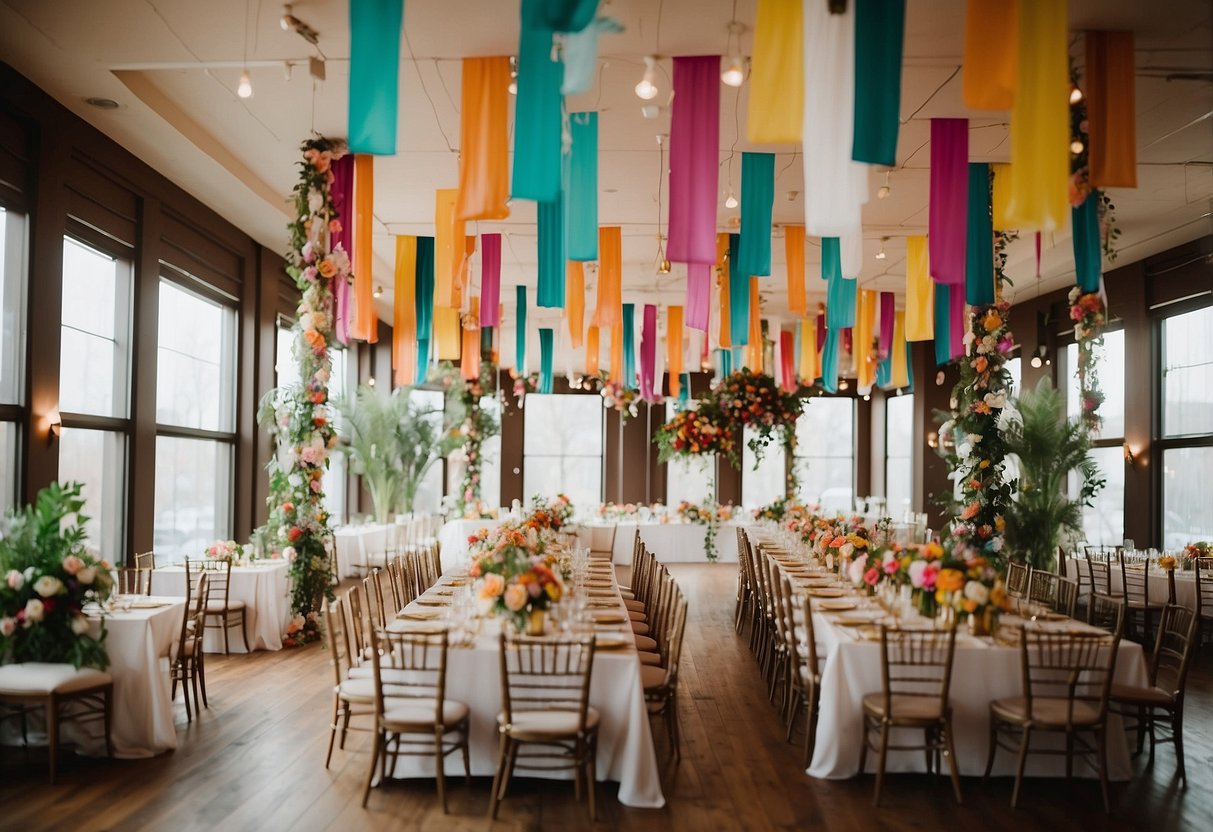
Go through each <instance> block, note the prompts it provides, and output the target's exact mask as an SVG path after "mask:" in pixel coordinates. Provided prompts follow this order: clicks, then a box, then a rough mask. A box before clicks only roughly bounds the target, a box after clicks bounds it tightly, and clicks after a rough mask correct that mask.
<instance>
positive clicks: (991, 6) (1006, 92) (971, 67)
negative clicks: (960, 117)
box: [962, 0, 1019, 110]
mask: <svg viewBox="0 0 1213 832" xmlns="http://www.w3.org/2000/svg"><path fill="white" fill-rule="evenodd" d="M1017 2H1018V0H969V2H968V6H967V7H966V10H965V51H964V75H963V76H962V81H963V90H964V100H965V104H968V105H969V106H970V107H972V108H973V109H974V110H1009V109H1011V106H1012V104H1013V103H1014V101H1015V83H1016V68H1017V66H1018V64H1019V36H1018V32H1019V16H1018V14H1017V11H1018V10H1017V8H1016V4H1017Z"/></svg>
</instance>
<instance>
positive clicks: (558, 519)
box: [522, 494, 574, 533]
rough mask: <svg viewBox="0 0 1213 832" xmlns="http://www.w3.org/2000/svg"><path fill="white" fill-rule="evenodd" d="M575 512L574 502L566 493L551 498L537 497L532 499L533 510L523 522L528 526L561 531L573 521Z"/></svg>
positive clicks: (540, 529) (541, 529)
mask: <svg viewBox="0 0 1213 832" xmlns="http://www.w3.org/2000/svg"><path fill="white" fill-rule="evenodd" d="M573 514H574V510H573V504H572V503H571V502H570V501H569V498H568V497H567V496H565V495H564V494H557V495H556V496H555V497H554V498H553V499H551V500H545V499H543V498H542V497H535V498H534V499H533V500H532V501H531V511H530V513H529V514H528V515H527V516H526V517H525V518H524V519H523V521H522V523H523V525H524V526H526V527H527V528H531V529H536V530H539V531H543V530H545V529H546V530H550V531H552V532H556V533H559V532H560V531H561V530H563V529H564V527H565V526H567V525H568V524H569V523H571V522H572V520H573Z"/></svg>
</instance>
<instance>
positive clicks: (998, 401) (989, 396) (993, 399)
mask: <svg viewBox="0 0 1213 832" xmlns="http://www.w3.org/2000/svg"><path fill="white" fill-rule="evenodd" d="M982 401H984V402H985V403H986V404H988V405H989V406H990V407H993V408H1000V407H1006V405H1007V391H1006V390H999V391H998V392H997V393H986V394H985V395H984V396H983V397H982Z"/></svg>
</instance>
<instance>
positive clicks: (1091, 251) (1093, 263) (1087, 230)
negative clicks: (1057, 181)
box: [1070, 191, 1103, 292]
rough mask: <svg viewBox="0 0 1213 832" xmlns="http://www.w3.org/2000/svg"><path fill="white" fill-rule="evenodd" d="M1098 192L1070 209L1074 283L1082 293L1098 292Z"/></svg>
mask: <svg viewBox="0 0 1213 832" xmlns="http://www.w3.org/2000/svg"><path fill="white" fill-rule="evenodd" d="M1099 198H1100V197H1099V191H1091V193H1089V194H1087V198H1086V199H1084V200H1083V201H1082V205H1079V206H1078V207H1077V208H1072V209H1070V210H1071V215H1072V218H1073V219H1072V221H1073V223H1074V234H1073V240H1074V271H1075V282H1077V283H1078V288H1080V289H1082V291H1083V292H1098V291H1099V278H1100V273H1101V267H1102V265H1103V251H1102V248H1103V247H1102V244H1101V241H1100V236H1099Z"/></svg>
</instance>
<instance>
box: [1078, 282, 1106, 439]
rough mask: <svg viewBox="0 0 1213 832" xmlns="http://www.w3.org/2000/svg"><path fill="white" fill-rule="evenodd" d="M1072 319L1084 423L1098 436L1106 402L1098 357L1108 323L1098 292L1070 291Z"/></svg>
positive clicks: (1088, 429)
mask: <svg viewBox="0 0 1213 832" xmlns="http://www.w3.org/2000/svg"><path fill="white" fill-rule="evenodd" d="M1068 300H1069V302H1070V320H1071V321H1073V322H1074V342H1075V344H1076V345H1077V347H1078V369H1077V370H1076V372H1075V375H1076V376H1078V389H1079V397H1080V398H1081V401H1082V422H1083V425H1085V426H1086V429H1087V431H1088V432H1089V433H1091V434H1097V433H1099V429H1100V427H1101V426H1102V425H1103V419H1102V418H1101V417H1100V415H1099V406H1100V405H1101V404H1103V402H1104V394H1103V389H1102V388H1101V387H1100V386H1099V372H1098V365H1099V356H1098V351H1099V350H1101V349H1102V348H1103V330H1104V326H1105V325H1106V324H1107V322H1108V315H1107V310H1106V309H1105V308H1104V301H1103V297H1101V296H1100V294H1099V293H1098V292H1085V293H1084V292H1083V291H1082V289H1080V288H1079V287H1077V286H1075V287H1074V288H1073V289H1071V290H1070V295H1069V298H1068Z"/></svg>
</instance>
